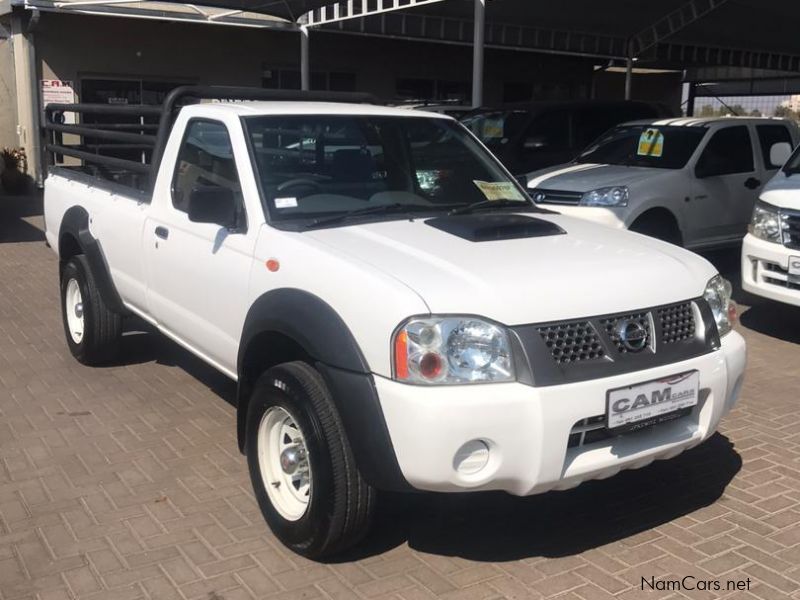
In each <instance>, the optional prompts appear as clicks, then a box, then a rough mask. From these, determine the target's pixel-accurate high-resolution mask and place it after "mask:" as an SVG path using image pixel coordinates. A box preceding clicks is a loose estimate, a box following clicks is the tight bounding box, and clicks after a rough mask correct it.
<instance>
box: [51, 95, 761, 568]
mask: <svg viewBox="0 0 800 600" xmlns="http://www.w3.org/2000/svg"><path fill="white" fill-rule="evenodd" d="M272 94H275V96H274V97H275V98H279V99H281V100H283V101H280V102H271V101H267V102H216V103H198V104H192V105H186V106H183V108H181V109H180V111H176V110H174V109H175V107H176V106H178V105H179V104H180V100H181V98H194V99H199V98H208V97H210V98H218V99H236V98H241V97H243V98H244V99H250V100H252V99H254V98H261V99H269V98H273V95H272ZM289 98H295V100H297V101H287V99H289ZM326 98H327V99H331V98H332V99H336V100H342V99H350V100H352V101H353V103H349V104H348V103H341V102H336V103H334V102H328V103H322V102H319V100H323V99H326ZM301 100H316V102H304V101H301ZM363 100H364V98H363V97H362V96H355V97H350V96H344V97H343V96H341V95H334V96H330V97H329V96H326V95H324V94H320V93H316V94H314V93H300V92H296V93H294V96H293V95H292V94H289V93H286V92H282V93H276V92H270V91H267V90H258V91H255V92H254V91H252V90H251V91H249V92H244V91H239V90H226V89H213V88H200V89H196V88H192V87H189V88H179V89H178V90H176V91H175V92H172V94H170V96H169V97H168V98H167V100H166V101H165V106H164V107H163V118H162V119H161V127H160V130H159V135H158V136H157V137H156V138H154V140H155V143H156V146H155V148H154V150H153V152H152V157H153V158H152V159H151V160H150V162H149V163H146V164H145V163H138V162H132V163H130V164H128V163H122V162H120V160H119V159H117V158H111V159H110V160H106V159H105V158H104V157H103V156H102V155H96V154H86V153H84V152H83V151H82V150H81V148H83V146H80V145H78V146H64V145H63V144H59V143H57V141H55V140H54V141H51V143H50V144H48V146H47V147H48V150H49V152H50V153H52V155H53V157H57V156H59V155H64V156H73V157H76V158H79V159H83V160H85V161H92V162H87V163H85V164H84V165H83V166H82V167H66V166H60V167H58V166H56V167H51V168H50V169H49V174H48V177H47V180H46V182H45V190H44V204H45V223H46V235H47V241H48V243H49V244H50V246H51V247H52V248H53V250H54V251H55V253H56V254H57V255H58V260H59V265H60V276H61V305H62V309H63V322H64V332H65V336H66V341H67V345H68V346H69V350H70V352H71V353H72V354H73V356H74V357H75V358H76V359H77V360H79V361H81V362H83V363H85V364H98V363H102V362H104V361H106V360H108V359H109V357H111V356H112V355H113V354H114V353H115V352H119V349H120V341H121V334H122V328H123V319H124V318H125V316H126V315H130V314H134V315H138V316H139V317H141V318H142V319H144V320H146V321H147V322H149V323H151V324H152V325H153V326H154V327H155V328H157V329H158V330H160V331H161V332H163V333H164V334H165V335H167V336H168V337H170V338H171V339H173V340H175V341H176V342H177V343H179V344H180V345H182V346H184V347H185V348H186V349H187V350H188V351H189V352H191V353H193V354H195V355H197V356H198V357H200V358H201V359H202V360H204V361H206V362H207V363H208V364H209V365H211V366H212V367H214V368H215V369H218V370H219V371H220V372H222V373H224V374H225V375H227V376H228V377H230V378H231V379H233V380H235V381H237V382H238V385H237V389H238V391H237V398H236V400H237V414H238V416H237V422H238V439H239V448H240V450H242V451H243V452H244V453H245V454H246V455H247V462H248V466H249V471H250V477H251V480H252V484H253V489H254V491H255V496H256V499H257V501H258V505H259V507H260V508H261V511H262V512H263V514H264V517H265V519H266V521H267V522H268V523H269V525H270V527H271V528H272V530H273V532H274V533H275V535H276V536H277V537H278V538H279V539H280V540H281V541H282V542H283V543H285V544H286V545H287V546H288V547H289V548H291V549H292V550H294V551H296V552H298V553H300V554H303V555H305V556H309V557H314V558H318V557H322V556H325V555H330V554H332V553H335V552H339V551H341V550H343V549H345V548H346V547H348V546H350V545H352V544H354V543H356V542H357V541H358V540H359V539H360V538H361V537H362V536H363V535H364V533H365V532H366V531H367V528H368V526H369V523H370V517H371V515H372V513H373V511H374V507H375V490H378V489H383V490H393V491H414V490H418V491H419V490H428V491H437V492H466V491H479V490H504V491H506V492H508V493H511V494H516V495H528V494H537V493H542V492H546V491H548V490H554V489H558V490H562V489H567V488H571V487H574V486H576V485H578V484H580V483H581V482H583V481H586V480H590V479H598V478H599V479H604V478H606V477H609V476H611V475H613V474H615V473H617V472H619V471H620V470H623V469H635V468H639V467H643V466H645V465H647V464H649V463H651V462H652V461H654V460H658V459H667V458H671V457H673V456H675V455H677V454H680V453H681V452H682V451H684V450H687V449H689V448H692V447H694V446H696V445H698V444H700V443H701V442H703V441H704V440H706V439H708V437H709V436H711V435H712V433H713V432H714V431H715V429H716V428H717V425H718V424H719V422H720V419H721V418H722V417H723V416H724V415H725V414H726V413H727V412H728V411H729V410H730V409H731V408H732V407H733V405H734V404H735V402H736V400H737V397H738V394H739V391H740V389H741V383H742V376H743V373H744V367H745V343H744V340H743V338H742V337H741V336H740V335H739V334H738V333H737V332H736V331H733V330H732V326H733V321H734V313H733V311H734V306H733V305H732V303H731V301H730V285H729V284H727V283H726V282H725V281H724V280H723V279H722V278H721V277H720V275H719V274H718V273H717V272H716V270H715V269H714V267H713V266H712V265H711V264H710V263H708V262H707V261H706V260H705V259H703V258H701V257H699V256H697V255H695V254H692V253H690V252H687V251H685V250H682V249H680V248H677V247H675V246H673V245H670V244H665V243H663V242H659V241H657V240H653V239H650V238H647V237H644V236H639V235H634V234H631V233H627V232H621V231H614V230H613V229H609V228H607V227H602V226H599V225H596V224H593V223H589V222H586V221H584V220H580V219H574V218H572V217H569V216H565V215H559V214H556V213H552V212H549V211H544V210H542V209H540V208H538V207H536V206H535V205H534V204H533V203H532V202H531V201H530V199H529V198H528V197H527V196H526V194H525V191H524V189H523V188H522V187H521V186H520V185H519V183H518V182H517V181H516V180H515V179H514V178H513V177H512V176H511V175H510V174H509V173H508V171H507V170H505V169H504V168H503V167H502V165H501V164H500V163H499V162H498V161H497V160H496V159H495V158H494V157H493V156H492V155H491V154H490V153H488V152H487V151H486V150H485V149H484V148H483V146H481V145H480V144H479V143H477V141H476V140H475V139H474V137H473V136H471V135H470V134H469V132H467V131H466V130H465V129H464V128H463V127H461V126H460V125H459V124H458V122H457V121H455V120H453V119H452V118H450V117H446V116H442V115H436V114H426V113H421V112H416V111H408V110H403V109H397V108H386V107H378V106H371V105H367V104H363V103H362V104H357V103H355V102H363ZM64 110H80V111H83V112H88V111H91V110H92V107H91V106H88V107H87V106H86V105H78V107H77V108H76V107H75V106H73V107H72V108H70V105H50V106H49V107H48V109H47V111H46V114H47V122H48V123H52V122H53V120H56V121H58V120H59V119H58V118H57V117H58V113H59V111H64ZM103 110H104V111H105V114H109V112H111V111H113V110H115V109H109V107H108V106H104V107H103ZM119 110H121V111H123V110H124V111H126V114H127V113H130V112H136V110H137V109H136V107H131V106H126V107H120V108H119ZM174 115H177V116H174ZM173 116H174V122H173ZM48 127H50V129H51V130H52V131H54V132H63V133H71V134H75V135H80V134H82V133H86V130H85V128H83V127H79V126H78V127H76V126H69V125H55V126H53V125H48ZM115 131H116V130H108V131H105V130H99V129H92V130H89V134H90V135H92V136H95V137H96V136H103V135H106V134H108V135H112V139H113V134H114V132H115ZM117 137H118V136H117ZM125 139H129V138H127V136H125ZM147 139H149V136H148V138H147ZM354 141H359V142H360V143H358V144H354ZM144 142H145V137H144V136H143V137H142V143H144ZM94 163H100V165H101V167H102V168H101V169H97V170H96V171H95V170H94V169H93V168H92V166H91V165H92V164H94ZM120 171H122V172H120ZM125 171H130V172H131V173H132V174H131V175H130V176H126V175H125ZM110 174H111V175H110ZM109 176H111V177H112V178H113V179H114V181H108V180H107V179H105V177H109ZM109 401H110V402H112V401H113V399H109ZM151 401H152V402H158V401H159V398H156V397H153V398H152V399H151Z"/></svg>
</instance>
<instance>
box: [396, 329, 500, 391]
mask: <svg viewBox="0 0 800 600" xmlns="http://www.w3.org/2000/svg"><path fill="white" fill-rule="evenodd" d="M393 347H394V376H395V379H397V380H398V381H403V382H406V383H416V384H425V385H453V384H463V383H497V382H503V381H514V380H515V376H514V362H513V360H512V357H511V345H510V343H509V339H508V333H507V332H506V330H505V329H504V328H502V327H501V326H499V325H496V324H494V323H489V322H487V321H484V320H481V319H479V318H477V317H424V318H414V319H411V320H409V321H407V322H406V323H405V324H404V325H403V326H402V327H400V328H399V329H398V330H397V331H396V332H395V335H394V341H393Z"/></svg>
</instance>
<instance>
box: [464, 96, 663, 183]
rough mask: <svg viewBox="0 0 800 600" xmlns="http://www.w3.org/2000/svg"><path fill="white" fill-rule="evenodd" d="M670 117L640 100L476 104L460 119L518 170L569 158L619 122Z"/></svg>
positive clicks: (503, 159)
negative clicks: (479, 107)
mask: <svg viewBox="0 0 800 600" xmlns="http://www.w3.org/2000/svg"><path fill="white" fill-rule="evenodd" d="M670 116H673V115H672V114H671V113H670V112H669V110H667V109H666V108H665V107H663V106H660V105H655V104H648V103H646V102H633V101H614V102H611V101H592V100H583V101H574V102H534V103H531V102H526V103H524V104H506V105H503V106H500V107H497V108H482V109H479V110H478V111H475V112H473V113H470V114H469V115H468V116H465V117H464V118H463V119H462V120H461V122H462V123H463V124H464V125H466V126H467V127H468V128H469V129H470V130H471V131H472V132H473V133H474V134H475V135H476V136H478V138H480V139H481V140H482V141H483V143H484V144H486V146H488V147H489V149H490V150H491V151H492V152H494V154H495V155H496V156H497V157H498V158H499V159H500V160H501V161H502V162H503V164H505V166H506V167H507V168H508V170H509V171H511V172H512V173H513V174H515V175H519V174H522V173H530V172H531V171H536V170H537V169H543V168H545V167H549V166H552V165H558V164H562V163H566V162H569V161H571V160H572V159H573V158H575V156H577V155H578V153H579V152H580V151H581V150H583V149H584V148H585V147H586V146H588V145H589V143H590V142H592V141H593V140H594V139H596V138H597V137H598V136H600V134H602V133H604V132H605V131H607V130H608V129H610V128H611V127H613V126H614V125H618V124H619V123H624V122H625V121H634V120H637V119H654V118H658V117H670Z"/></svg>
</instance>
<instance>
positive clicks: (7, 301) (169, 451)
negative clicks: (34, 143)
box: [0, 198, 800, 600]
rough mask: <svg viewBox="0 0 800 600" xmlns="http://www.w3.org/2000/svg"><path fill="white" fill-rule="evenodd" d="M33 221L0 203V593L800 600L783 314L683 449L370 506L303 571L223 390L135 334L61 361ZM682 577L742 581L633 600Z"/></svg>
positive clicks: (50, 268) (756, 314)
mask: <svg viewBox="0 0 800 600" xmlns="http://www.w3.org/2000/svg"><path fill="white" fill-rule="evenodd" d="M39 215H40V203H38V202H37V200H36V199H30V198H28V199H10V198H4V199H0V600H21V599H28V598H37V599H40V600H61V599H68V598H81V599H99V598H110V599H111V598H113V599H115V600H127V599H130V600H136V599H143V598H152V599H159V600H168V599H172V598H176V599H181V600H195V599H196V600H201V599H202V600H240V599H241V600H244V599H252V598H276V599H278V598H306V599H313V598H334V599H349V598H359V599H369V598H393V599H396V600H400V599H404V600H425V599H430V598H436V597H441V598H449V599H451V600H456V599H464V600H467V599H494V598H514V599H524V598H529V599H532V600H538V599H541V598H545V597H548V598H549V597H557V598H561V599H563V600H595V599H597V600H605V599H610V598H618V599H620V600H628V599H631V600H638V599H641V598H653V599H656V598H658V599H660V598H680V597H689V598H698V599H705V598H717V597H726V598H738V599H754V598H762V599H771V598H791V599H793V600H800V398H798V377H799V376H800V348H798V345H797V344H798V342H800V311H794V310H790V309H785V308H782V307H776V306H774V305H756V306H755V307H754V308H752V309H750V310H748V311H747V312H745V313H744V314H743V317H742V325H741V327H740V331H742V332H743V333H744V335H745V336H746V338H747V341H748V344H749V351H750V363H749V367H748V375H747V381H746V384H745V387H744V392H743V396H742V399H741V403H740V405H739V407H738V408H737V410H735V411H734V412H733V413H732V414H731V415H730V416H729V417H728V418H727V420H726V421H725V423H724V425H723V427H722V430H721V432H720V434H718V435H716V436H715V437H714V438H712V439H711V440H709V441H708V442H707V443H706V444H704V445H702V446H701V447H699V448H696V449H694V450H692V451H690V452H687V453H685V454H684V455H682V456H680V457H678V458H676V459H674V460H672V461H667V462H660V463H657V464H654V465H651V466H649V467H647V468H645V469H642V470H640V471H634V472H627V473H623V474H621V475H619V476H617V477H614V478H612V479H610V480H607V481H600V482H591V483H588V484H584V485H583V486H581V487H579V488H577V489H575V490H572V491H569V492H559V493H552V494H548V495H544V496H538V497H533V498H522V499H521V498H512V497H510V496H506V495H503V494H482V495H461V496H438V495H416V496H412V497H389V498H385V499H384V500H385V503H384V508H383V510H382V512H381V514H380V516H379V522H378V524H377V527H376V532H375V533H374V535H372V537H371V538H370V539H369V540H368V541H367V544H366V545H365V547H364V548H361V549H359V550H358V551H357V552H355V553H353V554H352V555H350V556H348V557H345V558H344V559H342V560H340V561H338V562H333V563H328V564H316V563H313V562H310V561H307V560H304V559H302V558H298V557H297V556H295V555H293V554H291V553H289V552H287V551H286V550H284V549H283V548H282V547H281V545H280V544H279V543H278V542H277V541H276V540H275V539H274V538H273V536H272V535H271V534H270V533H269V531H268V530H267V528H266V526H265V524H264V522H263V520H262V518H261V515H260V514H259V511H258V508H257V506H256V504H255V502H254V499H253V496H252V493H251V491H250V484H249V481H248V477H247V473H246V468H245V461H244V459H243V458H242V457H241V456H240V455H239V453H238V451H237V448H236V440H235V409H234V408H233V406H232V404H231V402H232V399H233V397H234V395H233V393H234V387H233V385H232V384H231V383H230V382H229V381H228V380H226V379H225V378H224V377H223V376H221V375H218V374H217V373H215V372H214V371H213V370H211V369H210V368H208V367H206V366H205V365H203V364H202V363H201V362H200V361H198V360H196V359H194V358H193V357H192V356H190V355H189V354H187V353H186V352H185V351H183V350H181V349H179V348H177V347H176V346H175V345H174V344H172V343H170V342H168V341H166V340H164V339H163V338H160V337H158V336H154V335H151V334H146V333H145V334H137V335H129V336H126V338H125V343H126V347H127V348H126V353H125V361H124V363H120V364H119V365H117V366H112V367H107V368H100V369H90V368H85V367H83V366H81V365H79V364H78V363H76V362H75V361H74V360H73V359H72V358H71V357H70V355H69V353H68V351H67V348H66V345H65V342H64V339H63V338H64V336H63V331H62V327H61V320H60V314H59V308H58V301H57V298H58V288H57V267H56V262H55V260H54V256H53V255H52V253H51V252H50V250H48V249H47V248H46V247H45V246H44V244H43V243H42V234H41V231H40V227H41V217H40V216H39ZM720 260H721V261H722V263H725V264H727V265H728V266H730V265H735V263H736V257H735V256H733V255H731V256H722V258H721V259H720ZM734 275H735V274H734ZM686 575H692V576H695V577H696V578H697V579H698V580H707V579H709V580H715V579H716V580H720V581H722V582H723V585H724V584H725V582H726V581H727V580H732V581H746V580H747V579H748V578H749V579H750V582H751V583H750V586H749V590H738V591H726V590H723V591H722V592H705V591H683V592H679V591H675V590H655V591H650V590H647V591H642V588H641V586H642V578H646V579H649V578H651V577H653V578H655V579H672V578H676V577H677V578H680V577H684V576H686Z"/></svg>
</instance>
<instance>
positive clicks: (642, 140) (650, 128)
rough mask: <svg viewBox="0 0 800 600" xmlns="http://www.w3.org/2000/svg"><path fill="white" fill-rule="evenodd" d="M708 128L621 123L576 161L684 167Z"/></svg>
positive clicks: (595, 142) (655, 166)
mask: <svg viewBox="0 0 800 600" xmlns="http://www.w3.org/2000/svg"><path fill="white" fill-rule="evenodd" d="M706 131H708V130H707V129H706V128H704V127H665V126H661V125H652V124H651V125H619V126H617V127H614V128H613V129H611V130H609V131H607V132H606V133H604V134H603V135H601V136H600V137H599V138H598V139H597V140H595V141H594V142H593V143H592V144H591V145H590V146H589V147H588V148H586V149H585V150H584V151H583V152H581V154H580V155H578V158H577V159H576V161H577V162H579V163H597V164H601V165H625V166H630V167H650V168H656V169H682V168H683V167H684V166H685V165H686V163H687V162H688V161H689V159H690V158H691V156H692V154H693V153H694V151H695V149H696V148H697V145H698V144H699V143H700V140H702V139H703V136H704V135H705V134H706Z"/></svg>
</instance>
